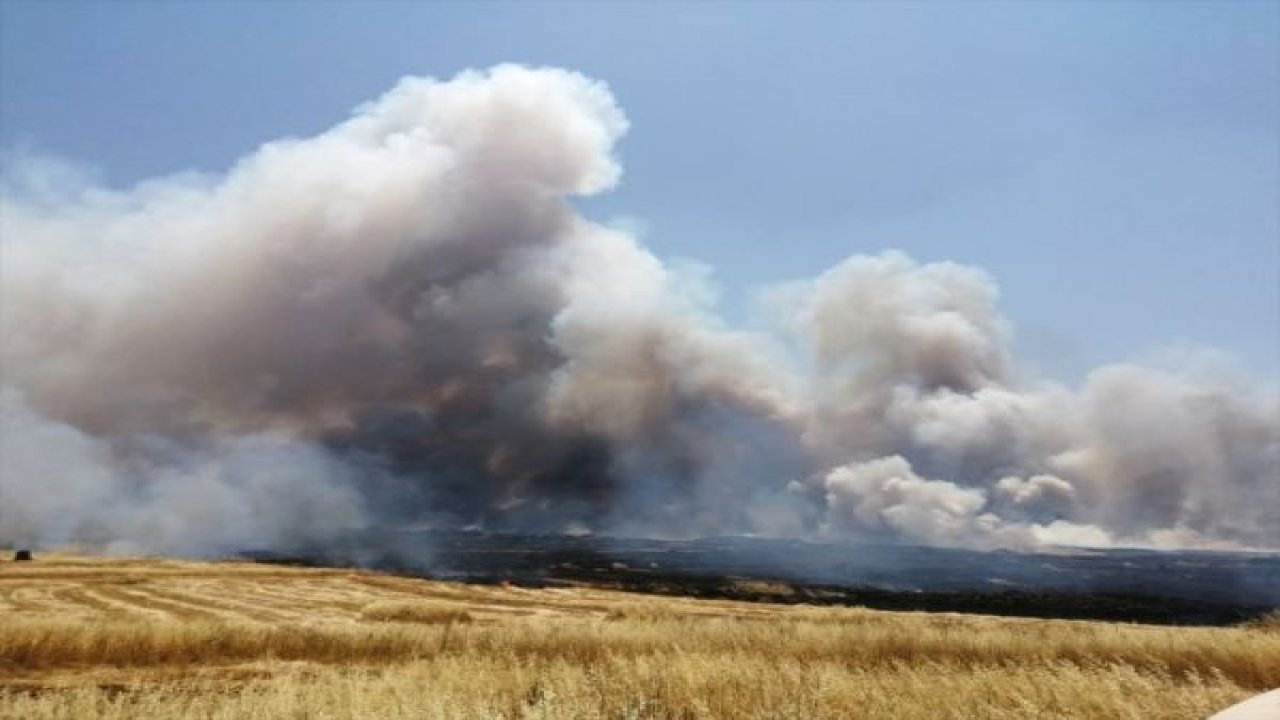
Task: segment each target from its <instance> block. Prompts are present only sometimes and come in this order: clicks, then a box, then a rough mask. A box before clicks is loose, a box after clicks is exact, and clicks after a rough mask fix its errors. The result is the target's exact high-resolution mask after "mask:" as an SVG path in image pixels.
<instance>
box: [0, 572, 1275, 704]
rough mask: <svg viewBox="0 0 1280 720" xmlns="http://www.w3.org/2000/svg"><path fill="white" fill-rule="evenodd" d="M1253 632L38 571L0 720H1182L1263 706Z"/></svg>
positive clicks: (343, 582) (395, 585)
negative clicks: (1250, 703) (1252, 702)
mask: <svg viewBox="0 0 1280 720" xmlns="http://www.w3.org/2000/svg"><path fill="white" fill-rule="evenodd" d="M1264 625H1265V627H1264ZM1273 628H1274V622H1272V623H1270V624H1269V625H1267V624H1266V623H1259V624H1258V626H1257V627H1242V628H1158V627H1147V626H1137V625H1121V624H1107V623H1090V622H1069V621H1046V620H1023V619H1010V618H991V617H979V616H964V615H954V614H923V613H889V612H878V611H871V610H865V609H857V608H850V609H822V608H809V607H787V606H776V605H761V604H745V603H735V602H729V601H697V600H690V599H678V598H675V599H657V598H643V597H639V596H635V595H628V594H624V593H614V592H607V591H599V590H590V589H553V590H528V589H522V588H514V587H493V586H466V585H458V584H451V583H443V582H433V581H427V580H417V579H410V578H400V577H393V576H388V575H379V574H375V573H365V572H353V571H348V570H326V569H294V568H279V567H270V566H262V565H253V564H245V563H220V562H219V563H195V562H181V561H173V560H139V559H105V558H90V557H79V556H56V555H43V556H39V557H37V561H36V562H35V563H31V564H23V565H18V564H13V563H0V718H23V719H26V718H31V719H33V720H39V719H41V718H66V717H71V718H121V719H123V718H137V717H147V718H177V717H183V718H187V717H194V718H312V717H326V718H391V717H418V718H460V719H461V718H824V717H829V718H844V717H859V718H904V719H908V720H910V719H913V718H1029V717H1035V718H1169V719H1173V718H1203V717H1207V716H1208V715H1210V714H1212V713H1213V712H1214V711H1216V710H1218V709H1221V708H1222V707H1225V706H1227V705H1229V704H1231V703H1233V702H1236V701H1238V700H1240V699H1243V698H1244V697H1247V696H1248V695H1251V694H1253V693H1257V692H1260V691H1262V690H1266V689H1269V688H1273V687H1276V686H1280V633H1276V632H1274V631H1273Z"/></svg>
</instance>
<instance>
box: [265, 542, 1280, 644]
mask: <svg viewBox="0 0 1280 720" xmlns="http://www.w3.org/2000/svg"><path fill="white" fill-rule="evenodd" d="M246 554H247V555H248V556H250V557H253V558H256V559H259V560H263V561H268V562H291V563H292V562H296V563H303V564H343V565H359V566H363V567H371V568H377V569H382V570H390V571H395V572H400V573H404V574H408V575H418V576H426V577H435V578H442V579H455V580H461V581H464V582H482V583H484V582H488V583H499V582H502V583H514V584H522V585H530V586H556V585H565V586H570V585H586V586H593V587H601V588H614V589H621V590H630V591H635V592H647V593H655V594H662V595H683V596H690V597H716V598H729V599H738V600H760V601H768V602H781V603H807V604H814V605H862V606H866V607H871V608H879V609H892V610H929V611H950V612H976V613H990V614H998V615H1015V616H1027V617H1057V618H1076V619H1097V620H1117V621H1130V622H1145V623H1159V624H1187V625H1223V624H1230V623H1235V622H1240V621H1242V620H1246V619H1249V618H1252V617H1257V616H1259V615H1261V614H1264V613H1266V612H1267V611H1269V610H1271V609H1273V608H1275V607H1277V606H1280V554H1275V553H1228V552H1208V551H1194V552H1193V551H1178V552H1171V551H1148V550H1080V549H1070V550H1067V549H1064V550H1061V551H1058V552H1053V553H1014V552H1004V551H997V552H982V551H975V550H959V549H947V548H929V547H912V546H900V545H830V544H820V543H810V542H802V541H797V540H772V539H762V538H750V537H719V538H702V539H696V540H648V539H635V538H615V537H607V536H594V535H592V536H571V535H533V534H513V533H483V532H472V531H443V530H381V531H369V532H365V533H360V534H356V535H351V536H348V537H347V538H345V539H344V540H343V541H342V542H340V543H338V544H337V545H336V546H334V547H330V548H328V549H326V550H325V551H323V552H319V551H306V550H302V551H299V552H297V553H292V554H288V555H283V554H278V553H265V552H252V553H246Z"/></svg>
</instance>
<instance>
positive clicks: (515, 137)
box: [0, 66, 1280, 552]
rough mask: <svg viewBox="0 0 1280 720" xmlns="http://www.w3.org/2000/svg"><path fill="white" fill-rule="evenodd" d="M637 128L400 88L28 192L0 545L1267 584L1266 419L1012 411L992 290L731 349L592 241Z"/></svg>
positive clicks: (517, 94) (1217, 379)
mask: <svg viewBox="0 0 1280 720" xmlns="http://www.w3.org/2000/svg"><path fill="white" fill-rule="evenodd" d="M626 129H627V121H626V119H625V117H624V116H623V114H622V112H621V110H620V109H619V108H618V107H617V105H616V104H615V102H614V100H613V98H612V96H611V95H610V93H609V92H608V89H607V88H606V87H605V86H604V85H602V84H600V83H597V82H593V81H591V80H588V79H587V78H584V77H582V76H580V75H577V74H575V73H571V72H565V71H561V70H553V69H528V68H523V67H518V66H501V67H497V68H494V69H492V70H489V71H486V72H469V73H464V74H462V75H460V76H458V77H456V78H454V79H452V80H449V81H436V80H431V79H425V78H406V79H404V80H402V81H401V82H400V83H399V84H398V85H397V86H396V87H395V88H393V89H392V90H391V91H389V92H388V93H387V94H386V95H384V96H383V97H381V98H379V99H377V100H375V101H373V102H371V103H369V104H367V105H363V106H361V107H359V108H357V109H356V111H355V112H354V113H353V115H352V116H351V117H350V118H349V119H347V120H346V121H345V122H343V123H341V124H339V125H337V126H335V127H334V128H332V129H330V130H328V131H326V132H323V133H321V134H319V135H316V136H314V137H309V138H290V139H285V140H280V141H276V142H272V143H268V144H266V145H263V146H262V147H260V148H258V149H257V150H256V151H254V152H252V153H250V154H249V155H247V156H246V157H244V158H243V159H242V160H240V161H239V162H238V163H237V164H236V165H235V166H234V167H233V168H232V169H231V170H229V171H228V172H227V173H225V174H224V175H220V176H216V177H214V176H199V175H180V176H174V177H167V178H160V179H156V180H152V181H149V182H145V183H142V184H140V185H138V186H136V187H134V188H131V189H128V190H124V191H117V190H110V189H106V188H102V187H99V186H97V185H95V184H93V183H92V182H88V181H84V180H80V179H77V177H76V176H75V174H74V173H68V172H65V171H62V170H60V169H59V168H57V167H56V166H54V165H51V164H49V163H48V162H45V161H35V160H33V161H28V162H25V163H22V164H20V166H19V167H18V169H17V170H16V171H12V172H10V173H9V177H8V179H7V181H6V186H5V188H4V193H3V200H2V202H3V205H2V206H0V223H2V224H0V252H2V254H0V333H2V334H0V369H2V371H3V386H4V389H3V394H2V395H0V543H13V542H24V543H26V542H35V543H45V544H49V543H59V542H88V543H95V544H102V545H112V544H116V545H119V546H121V547H129V548H138V549H151V550H176V551H183V552H203V551H217V550H224V549H237V548H243V547H246V546H255V547H284V546H287V545H289V544H290V543H294V542H300V541H309V542H315V541H323V540H324V538H325V537H326V536H327V535H328V534H330V533H335V532H341V531H342V530H344V529H347V528H354V527H360V526H365V525H371V524H380V523H397V524H398V523H420V522H426V523H432V524H438V525H454V526H466V525H478V526H481V527H486V528H491V529H503V528H509V529H525V530H552V531H560V530H581V529H586V530H595V531H609V532H625V533H632V534H660V535H705V534H711V533H732V532H758V533H764V534H772V535H789V536H820V537H830V538H859V539H867V538H870V539H877V540H885V539H900V540H904V541H908V542H923V543H936V544H946V545H967V546H979V547H984V546H986V547H1033V546H1036V545H1039V544H1045V543H1050V544H1054V543H1063V544H1088V545H1105V544H1110V543H1137V544H1153V545H1166V546H1203V545H1221V546H1251V547H1273V548H1274V547H1280V478H1278V472H1280V394H1278V392H1277V389H1276V387H1275V385H1274V384H1273V383H1264V382H1261V381H1258V380H1256V379H1251V378H1248V377H1242V376H1239V375H1237V374H1235V373H1234V372H1233V371H1231V370H1229V369H1224V368H1222V367H1218V366H1215V365H1214V364H1213V363H1205V362H1199V361H1187V362H1170V363H1165V364H1164V365H1163V366H1160V367H1152V366H1138V365H1116V366H1110V367H1105V368H1101V369H1098V370H1096V371H1095V372H1093V373H1092V374H1090V376H1089V377H1088V378H1087V379H1086V380H1085V381H1084V383H1083V384H1082V385H1081V387H1079V388H1068V387H1065V386H1063V385H1059V384H1055V383H1052V382H1048V381H1037V380H1034V379H1029V378H1027V377H1025V376H1024V373H1023V372H1022V371H1021V370H1020V369H1019V368H1018V365H1017V363H1016V361H1015V360H1014V359H1013V358H1012V357H1010V353H1009V337H1008V336H1009V328H1008V326H1007V322H1006V321H1005V320H1004V318H1003V317H1002V316H1001V315H1000V313H999V311H998V309H997V307H996V295H997V292H996V288H995V285H994V283H993V282H992V280H991V279H990V278H988V277H987V276H986V275H985V274H984V273H982V272H981V271H980V270H977V269H974V268H969V267H963V266H959V265H953V264H948V263H940V264H919V263H917V262H915V261H913V260H911V259H910V258H908V257H906V256H904V255H901V254H899V253H893V252H889V253H885V254H881V255H873V256H856V257H852V258H850V259H848V260H846V261H844V262H843V263H841V264H839V265H838V266H837V267H835V268H833V269H831V270H829V271H828V272H826V273H824V274H823V275H821V276H820V277H818V278H816V279H813V280H810V281H802V282H795V283H790V284H788V285H786V286H783V287H778V288H772V289H768V290H767V291H764V294H765V295H767V297H768V305H769V307H770V308H771V310H772V311H773V313H774V315H775V316H776V318H777V323H778V325H779V328H778V332H777V333H776V334H772V335H768V336H765V335H762V334H758V333H748V332H744V331H741V330H737V329H735V328H733V327H730V326H728V325H726V324H725V323H724V322H723V321H721V320H720V319H719V318H718V316H717V315H716V311H715V307H714V291H713V288H711V287H710V284H709V280H708V279H707V277H706V273H705V272H704V271H701V270H699V269H698V268H696V267H684V266H681V267H674V266H671V265H668V264H666V263H664V262H663V261H662V260H660V259H659V258H657V257H655V256H654V255H653V254H652V253H651V252H649V251H648V250H647V249H645V248H644V247H643V246H642V245H641V244H640V243H639V242H638V240H637V239H636V238H635V237H633V236H631V235H630V234H628V233H627V232H625V231H622V230H619V229H616V228H611V227H606V226H603V225H600V224H597V223H595V222H592V221H591V220H589V219H586V218H584V217H581V216H580V215H578V214H577V213H576V212H575V211H574V209H573V207H572V206H571V205H570V199H571V198H572V197H574V196H582V195H589V194H594V193H600V192H604V191H606V190H608V189H610V188H611V187H612V186H613V185H614V184H615V183H616V182H617V181H618V180H619V178H620V175H621V168H620V166H619V164H618V162H617V160H616V159H615V157H614V155H613V148H614V144H615V143H616V142H617V141H618V140H619V138H620V137H621V136H622V135H623V133H624V132H625V131H626Z"/></svg>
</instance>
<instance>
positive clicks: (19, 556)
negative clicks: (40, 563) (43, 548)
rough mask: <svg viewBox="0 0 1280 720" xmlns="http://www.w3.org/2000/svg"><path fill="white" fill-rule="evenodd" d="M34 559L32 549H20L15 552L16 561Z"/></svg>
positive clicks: (14, 559) (14, 558)
mask: <svg viewBox="0 0 1280 720" xmlns="http://www.w3.org/2000/svg"><path fill="white" fill-rule="evenodd" d="M34 559H35V558H33V557H31V551H30V550H19V551H18V552H16V553H14V554H13V561H14V562H31V561H32V560H34Z"/></svg>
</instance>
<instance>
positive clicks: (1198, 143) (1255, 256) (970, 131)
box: [0, 0, 1280, 379]
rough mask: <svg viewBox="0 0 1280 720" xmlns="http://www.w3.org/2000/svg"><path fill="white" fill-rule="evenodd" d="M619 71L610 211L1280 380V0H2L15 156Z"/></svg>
mask: <svg viewBox="0 0 1280 720" xmlns="http://www.w3.org/2000/svg"><path fill="white" fill-rule="evenodd" d="M509 61H514V62H523V63H528V64H533V65H556V66H562V67H568V68H572V69H575V70H579V71H581V72H584V73H586V74H588V75H590V76H593V77H596V78H599V79H602V80H604V81H606V82H608V83H609V85H610V87H611V88H612V89H613V91H614V93H615V94H616V96H617V97H618V99H619V102H620V103H621V104H622V106H623V107H624V109H625V110H626V113H627V115H628V117H629V118H630V119H631V122H632V130H631V132H630V134H629V135H628V137H627V138H626V139H625V140H624V141H623V143H622V145H621V148H620V153H621V155H622V158H623V163H624V165H625V167H626V176H625V177H624V179H623V183H622V185H621V186H620V187H619V188H618V189H617V190H616V191H614V192H613V193H611V194H609V195H607V196H604V197H601V198H593V199H590V200H587V201H584V202H583V203H582V205H583V207H584V210H585V211H586V212H587V213H588V214H590V215H591V216H593V217H595V218H597V219H601V220H608V219H610V218H613V217H619V216H625V217H632V218H639V219H641V220H642V221H643V224H644V225H645V227H646V228H647V229H646V231H645V240H646V242H647V243H648V244H649V245H650V246H651V247H653V248H654V249H655V250H656V251H657V252H658V253H659V254H661V255H663V256H664V257H668V258H673V257H691V258H695V259H698V260H701V261H704V262H706V263H708V264H709V265H711V266H713V267H715V268H716V271H717V277H718V279H719V281H720V282H721V283H722V285H723V286H724V288H725V291H726V304H727V306H728V309H729V312H730V315H731V316H735V315H739V314H740V312H739V309H740V307H741V306H743V305H745V304H746V298H747V297H748V294H749V291H750V289H751V288H753V287H757V286H760V285H762V284H767V283H772V282H777V281H784V280H790V279H796V278H799V277H804V276H810V275H813V274H815V273H817V272H820V271H821V270H823V269H824V268H826V267H828V266H830V265H831V264H833V263H834V262H837V261H838V260H840V259H842V258H844V257H846V256H848V255H850V254H853V253H865V252H878V251H880V250H882V249H886V248H899V249H902V250H904V251H906V252H908V253H909V254H911V255H913V256H915V257H917V258H918V259H921V260H954V261H957V262H963V263H968V264H974V265H978V266H980V267H982V268H984V269H986V270H987V271H988V272H990V273H991V274H992V275H993V276H994V277H995V278H996V280H997V282H998V283H999V285H1000V287H1001V289H1002V293H1003V300H1002V303H1003V308H1004V311H1005V312H1006V314H1007V315H1008V316H1009V317H1010V318H1011V319H1012V321H1013V323H1014V325H1015V328H1016V337H1017V345H1018V348H1019V350H1020V351H1021V354H1022V356H1023V358H1024V359H1026V360H1029V362H1030V363H1031V364H1032V365H1033V366H1035V367H1037V368H1038V369H1040V370H1041V371H1042V372H1044V373H1046V374H1049V375H1053V376H1057V377H1062V378H1065V379H1074V378H1077V377H1079V375H1080V374H1082V373H1083V372H1084V371H1086V370H1087V369H1088V368H1089V367H1091V366H1093V365H1096V364H1099V363H1102V362H1107V361H1115V360H1124V359H1129V358H1134V357H1142V356H1143V355H1145V354H1146V353H1148V352H1150V351H1153V350H1155V349H1158V348H1160V347H1161V346H1164V345H1167V344H1170V343H1175V344H1176V343H1186V342H1189V343H1197V344H1204V345H1210V346H1215V347H1218V348H1220V349H1222V350H1225V351H1227V352H1229V353H1231V354H1233V355H1235V356H1237V357H1238V358H1240V360H1241V361H1242V362H1243V363H1244V364H1245V365H1246V366H1248V367H1249V368H1251V369H1252V370H1253V371H1254V372H1256V373H1259V374H1261V375H1262V376H1264V377H1268V378H1272V379H1274V378H1276V377H1277V376H1280V3H1268V2H1238V3H1233V2H1213V3H1191V2H1179V3H1156V2H1148V3H1136V4H1124V3H1050V2H1045V3H1030V2H1027V3H992V4H985V3H941V2H939V3H920V4H890V3H881V2H874V3H870V2H869V3H839V4H824V3H805V4H779V5H772V4H764V3H752V4H741V5H738V4H726V3H710V2H707V3H696V4H675V3H640V2H636V3H598V4H585V3H555V4H528V3H526V4H518V5H516V4H477V3H466V4H464V3H439V4H427V3H409V2H385V3H341V2H324V3H305V4H304V3H301V2H285V1H281V2H263V3H235V2H219V3H207V4H201V3H196V2H181V3H160V2H140V3H126V2H113V3H83V4H82V3H76V2H68V1H65V0H64V1H63V2H57V3H28V2H22V1H19V0H5V2H3V3H0V147H3V148H4V149H5V150H6V151H9V152H10V153H12V152H13V151H15V150H22V151H34V152H38V153H44V154H53V155H58V156H62V157H66V158H70V159H73V160H75V161H77V162H81V163H85V164H88V165H90V166H92V167H94V168H96V169H97V171H98V172H99V173H100V175H101V177H102V178H103V180H104V181H105V182H108V183H110V184H112V185H116V186H124V185H128V184H131V183H133V182H136V181H138V180H141V179H144V178H147V177H150V176H154V175H159V174H167V173H171V172H176V171H181V170H185V169H190V168H195V169H199V170H204V171H218V170H221V169H224V168H226V167H227V166H228V165H229V164H230V163H231V162H232V161H233V160H234V159H235V158H236V157H238V156H240V155H242V154H244V153H245V152H247V151H249V150H251V149H252V148H254V147H256V146H257V145H258V144H260V143H262V142H265V141H268V140H271V139H274V138H278V137H281V136H285V135H305V134H309V133H313V132H315V131H318V130H321V129H323V128H325V127H327V126H329V125H331V124H333V123H335V122H336V121H338V120H340V119H341V118H342V117H343V116H345V114H346V113H347V112H348V111H349V110H350V109H351V108H352V107H353V106H355V105H356V104H358V103H360V102H362V101H364V100H367V99H370V98H372V97H374V96H376V95H377V94H379V93H381V92H382V91H384V90H385V89H387V88H388V87H389V86H390V85H391V84H392V83H393V82H394V81H395V80H396V79H397V78H398V77H400V76H402V75H406V74H422V75H435V76H441V77H447V76H450V75H452V74H454V73H456V72H457V71H459V70H462V69H464V68H468V67H485V66H489V65H492V64H495V63H499V62H509Z"/></svg>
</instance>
